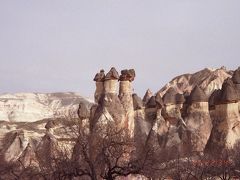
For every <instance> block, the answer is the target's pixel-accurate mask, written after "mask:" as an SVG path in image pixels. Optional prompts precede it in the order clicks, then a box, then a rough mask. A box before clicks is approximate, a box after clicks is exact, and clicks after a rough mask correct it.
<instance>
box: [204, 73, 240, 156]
mask: <svg viewBox="0 0 240 180" xmlns="http://www.w3.org/2000/svg"><path fill="white" fill-rule="evenodd" d="M236 71H239V70H236ZM236 71H235V72H234V74H235V75H234V76H233V78H232V79H230V78H228V79H226V80H225V82H224V83H223V86H222V89H221V91H220V92H218V93H215V95H214V106H215V107H214V109H213V112H212V115H211V116H212V119H213V124H214V126H213V130H212V132H211V137H210V139H209V141H208V145H207V148H206V152H208V153H211V154H215V155H217V154H219V153H220V152H222V151H223V150H224V149H226V148H229V149H231V148H232V147H233V146H234V144H235V143H236V142H237V141H238V140H239V139H240V116H239V106H238V102H239V98H238V92H237V88H236V84H234V83H233V82H235V83H236V82H237V78H236V74H237V72H236Z"/></svg>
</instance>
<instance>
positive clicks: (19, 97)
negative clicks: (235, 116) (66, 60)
mask: <svg viewBox="0 0 240 180" xmlns="http://www.w3.org/2000/svg"><path fill="white" fill-rule="evenodd" d="M80 102H86V103H89V101H88V100H86V99H84V98H83V97H82V96H80V95H79V94H77V93H72V92H69V93H17V94H2V95H0V120H3V121H10V122H34V121H37V120H41V119H46V118H64V117H65V118H74V117H77V109H78V105H79V103H80Z"/></svg>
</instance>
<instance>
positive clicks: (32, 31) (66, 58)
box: [0, 0, 240, 96]
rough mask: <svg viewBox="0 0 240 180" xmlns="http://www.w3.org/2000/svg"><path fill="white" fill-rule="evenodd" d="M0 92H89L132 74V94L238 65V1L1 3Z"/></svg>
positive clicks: (54, 0) (15, 0) (24, 0)
mask: <svg viewBox="0 0 240 180" xmlns="http://www.w3.org/2000/svg"><path fill="white" fill-rule="evenodd" d="M0 62H1V65H0V93H6V92H10V93H15V92H66V91H73V92H80V93H81V94H82V95H84V96H91V95H92V94H93V93H94V88H95V85H94V82H93V81H92V79H93V77H94V75H95V74H96V72H98V71H99V70H100V69H102V68H103V69H105V71H108V70H109V69H110V68H111V67H112V66H115V67H116V69H117V70H119V71H120V70H121V69H125V68H134V69H135V70H136V75H137V77H136V80H135V81H134V89H135V92H136V93H138V94H140V95H143V93H144V92H145V91H146V89H147V88H150V89H151V90H152V91H153V92H156V91H157V90H159V89H160V88H161V87H162V86H163V85H165V84H166V83H167V82H168V81H170V80H171V79H172V78H174V77H175V76H177V75H180V74H183V73H192V72H195V71H197V70H201V69H203V68H205V67H211V68H218V67H221V66H226V67H227V68H228V69H236V68H237V67H238V66H239V65H240V63H239V62H240V0H38V1H36V0H0Z"/></svg>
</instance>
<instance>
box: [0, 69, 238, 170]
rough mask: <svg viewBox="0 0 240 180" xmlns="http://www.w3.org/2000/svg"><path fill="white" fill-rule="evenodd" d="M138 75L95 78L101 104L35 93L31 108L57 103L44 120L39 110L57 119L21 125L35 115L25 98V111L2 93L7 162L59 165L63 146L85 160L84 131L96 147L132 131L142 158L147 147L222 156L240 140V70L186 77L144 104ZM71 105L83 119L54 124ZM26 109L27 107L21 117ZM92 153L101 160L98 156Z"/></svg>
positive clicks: (0, 124) (0, 141) (0, 137)
mask: <svg viewBox="0 0 240 180" xmlns="http://www.w3.org/2000/svg"><path fill="white" fill-rule="evenodd" d="M232 74H233V75H232ZM231 76H232V77H231ZM135 77H136V74H135V71H134V70H133V69H129V70H128V69H126V70H122V71H121V75H120V76H119V74H118V72H117V70H116V69H115V68H111V69H110V71H109V72H108V73H107V74H106V75H105V73H104V70H101V71H100V72H99V73H97V74H96V76H95V77H94V79H93V80H94V81H96V91H95V95H94V98H95V103H90V102H87V101H86V100H82V99H81V100H80V99H78V102H77V103H76V102H74V103H73V102H72V101H75V100H73V99H74V97H75V96H74V97H72V95H71V98H70V97H69V98H67V99H66V98H65V96H64V97H63V98H62V99H61V100H59V99H58V100H57V98H55V96H57V95H59V94H57V95H55V96H54V97H52V96H51V95H48V96H49V97H48V98H46V97H45V95H39V94H34V95H28V96H31V98H30V99H32V100H33V99H34V102H36V103H35V105H31V107H32V110H33V109H34V110H33V112H35V109H36V107H39V108H40V109H43V108H42V107H43V104H44V103H45V105H46V104H47V106H51V108H50V109H51V110H48V111H45V110H44V111H42V112H41V113H40V114H41V115H38V113H36V114H37V115H36V116H37V117H39V118H42V117H50V119H47V120H41V121H36V122H27V123H20V122H14V121H18V120H19V117H20V115H19V114H22V117H27V116H26V115H25V116H23V115H24V113H26V114H28V113H27V112H28V110H25V109H24V107H25V106H28V105H27V103H26V102H25V99H24V97H25V96H21V98H22V100H21V102H23V105H24V106H20V105H19V104H16V105H15V106H14V105H12V104H13V103H10V101H12V100H13V99H14V101H15V100H16V97H15V96H10V95H4V96H0V109H1V108H3V107H5V106H6V107H7V109H8V110H7V113H5V114H4V113H2V115H1V112H0V117H2V118H3V120H6V121H0V128H1V131H0V160H2V162H5V163H7V162H16V161H18V162H21V163H22V164H24V165H26V166H29V165H30V164H31V163H32V162H33V166H35V167H37V166H38V165H41V166H45V167H51V166H52V165H53V161H52V160H54V159H55V158H56V157H58V156H60V152H61V147H62V146H63V147H67V148H66V149H69V154H70V155H71V153H72V151H73V152H74V154H75V155H76V156H75V157H76V158H77V159H79V158H81V157H79V156H77V155H78V151H79V146H77V143H75V142H77V139H78V140H79V137H76V134H75V136H74V132H72V129H74V128H76V127H77V126H80V127H84V128H85V129H84V133H86V134H89V135H90V136H89V137H90V139H91V144H90V146H93V147H94V146H97V144H99V143H101V142H100V141H99V139H101V138H102V137H104V135H106V133H107V131H108V130H111V129H117V130H119V129H124V130H128V131H127V132H128V133H129V134H130V136H131V137H132V138H133V140H134V142H135V143H136V147H137V149H136V151H137V152H138V153H140V155H141V152H142V150H144V148H145V147H146V144H150V147H151V148H156V149H158V150H159V152H158V154H154V158H155V157H156V158H162V157H164V156H166V157H167V156H168V155H173V154H174V155H177V154H179V155H180V156H185V155H191V154H195V153H196V154H200V153H202V152H206V153H212V154H219V152H221V151H222V150H224V149H226V148H232V147H233V146H234V144H235V143H236V142H237V141H238V140H240V114H239V113H240V68H238V69H237V70H236V71H234V72H233V73H232V72H231V71H227V70H226V69H225V68H220V69H216V70H211V69H204V70H202V71H200V72H197V73H194V74H186V75H183V76H179V77H177V78H175V79H173V80H172V81H171V82H170V83H168V84H167V85H166V86H165V87H164V88H163V89H161V90H160V91H158V92H157V93H156V94H153V93H152V92H151V91H150V90H147V92H146V94H145V96H144V98H143V100H142V99H141V98H140V97H139V96H138V95H137V94H136V93H134V92H133V88H132V82H133V81H134V79H135ZM222 83H223V84H222ZM59 96H60V95H59ZM69 96H70V95H69ZM19 97H20V96H19V95H18V98H19ZM27 99H28V98H27ZM36 99H38V101H36ZM70 101H71V102H70ZM31 102H33V101H31ZM57 102H58V103H59V104H58V103H57ZM39 103H40V104H42V105H40V104H39ZM1 104H2V105H1ZM9 104H11V105H9ZM33 104H34V103H33ZM49 104H51V105H49ZM60 104H61V105H60ZM66 104H67V105H69V104H71V106H69V107H74V108H73V111H74V112H73V113H74V114H75V116H74V117H75V118H77V119H71V120H70V119H68V118H67V119H55V120H52V118H53V117H62V116H63V117H65V115H66V112H65V111H70V110H61V113H59V112H60V110H59V109H58V110H56V109H57V108H56V106H58V107H63V106H65V105H66ZM73 104H74V105H73ZM16 106H17V107H16ZM35 106H36V107H35ZM14 108H15V109H14ZM16 108H17V109H18V110H16ZM54 108H55V109H54ZM19 109H24V110H23V111H21V113H19V112H20V110H19ZM52 109H54V111H53V110H52ZM29 111H30V110H29ZM2 112H3V111H2ZM33 112H31V113H32V114H34V113H33ZM62 112H64V113H62ZM48 113H49V114H51V115H49V114H48ZM54 113H55V114H59V116H55V115H53V114H54ZM39 118H37V119H39ZM26 119H27V121H28V120H29V119H28V118H26ZM30 119H31V118H30ZM9 121H12V122H9ZM19 121H20V120H19ZM75 121H77V124H74V123H75ZM69 124H70V127H69V126H68V125H69ZM100 132H101V133H102V134H101V133H100ZM104 133H105V134H104ZM80 140H82V139H80ZM73 147H74V150H73ZM93 149H94V148H93ZM90 154H91V156H92V157H94V158H97V157H95V155H94V151H92V152H91V153H90ZM155 155H156V156H155ZM73 157H74V156H73ZM94 158H93V159H94Z"/></svg>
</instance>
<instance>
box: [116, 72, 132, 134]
mask: <svg viewBox="0 0 240 180" xmlns="http://www.w3.org/2000/svg"><path fill="white" fill-rule="evenodd" d="M134 78H135V71H134V69H130V70H127V69H125V70H122V71H121V76H120V79H119V80H120V84H119V95H118V97H119V99H120V101H121V104H122V105H123V108H124V111H125V116H126V122H125V124H126V125H127V128H128V129H129V130H130V134H131V136H133V133H134V127H135V123H134V106H133V97H132V94H133V90H132V83H131V82H132V81H133V80H134Z"/></svg>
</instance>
